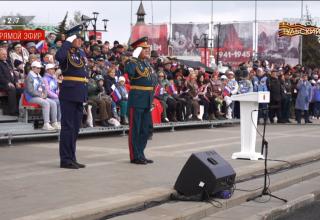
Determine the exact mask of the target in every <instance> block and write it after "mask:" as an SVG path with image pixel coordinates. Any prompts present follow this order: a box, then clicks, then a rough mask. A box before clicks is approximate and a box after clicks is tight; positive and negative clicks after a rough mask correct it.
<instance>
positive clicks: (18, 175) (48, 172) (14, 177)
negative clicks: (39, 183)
mask: <svg viewBox="0 0 320 220" xmlns="http://www.w3.org/2000/svg"><path fill="white" fill-rule="evenodd" d="M122 161H129V160H128V159H127V160H125V159H119V160H114V161H106V162H97V163H89V164H86V165H87V167H86V169H90V168H91V167H99V166H105V165H110V164H116V163H119V162H122ZM55 165H56V164H55ZM81 171H85V170H84V169H79V170H68V169H61V168H59V167H58V165H56V168H55V167H54V166H53V168H50V169H48V168H47V167H46V170H36V171H33V172H27V173H16V174H13V175H6V176H2V177H0V181H8V180H18V179H22V178H28V177H35V176H43V175H52V174H58V173H65V172H81Z"/></svg>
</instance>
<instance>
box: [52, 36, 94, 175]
mask: <svg viewBox="0 0 320 220" xmlns="http://www.w3.org/2000/svg"><path fill="white" fill-rule="evenodd" d="M81 44H82V40H81V38H80V37H79V36H77V35H75V34H74V35H72V36H70V37H68V38H67V39H66V41H65V42H63V44H62V46H61V48H60V49H59V50H58V51H57V53H56V60H58V61H59V65H60V68H61V70H62V75H63V81H62V84H61V89H60V93H59V101H60V107H61V132H60V144H59V151H60V167H61V168H67V169H78V168H84V167H85V165H84V164H80V163H78V162H77V159H76V141H77V137H78V133H79V129H80V124H81V120H82V115H83V102H85V101H87V99H88V86H87V83H88V77H89V75H88V73H87V71H86V69H85V62H86V57H85V53H84V51H82V50H81V49H80V47H81Z"/></svg>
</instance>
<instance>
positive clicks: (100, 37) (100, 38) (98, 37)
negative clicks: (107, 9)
mask: <svg viewBox="0 0 320 220" xmlns="http://www.w3.org/2000/svg"><path fill="white" fill-rule="evenodd" d="M92 35H94V31H89V37H90V36H92ZM96 36H97V40H102V33H101V32H98V31H97V32H96Z"/></svg>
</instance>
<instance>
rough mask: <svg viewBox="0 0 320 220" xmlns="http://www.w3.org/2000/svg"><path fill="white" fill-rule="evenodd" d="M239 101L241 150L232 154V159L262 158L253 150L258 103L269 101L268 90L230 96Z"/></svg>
mask: <svg viewBox="0 0 320 220" xmlns="http://www.w3.org/2000/svg"><path fill="white" fill-rule="evenodd" d="M231 99H232V100H233V101H239V102H240V127H241V151H240V152H236V153H233V154H232V159H250V160H259V159H264V157H263V155H261V153H257V152H256V151H255V145H256V137H257V131H256V127H257V122H258V111H254V110H258V109H259V103H269V102H270V93H269V92H249V93H243V94H239V95H233V96H231Z"/></svg>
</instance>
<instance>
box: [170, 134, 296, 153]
mask: <svg viewBox="0 0 320 220" xmlns="http://www.w3.org/2000/svg"><path fill="white" fill-rule="evenodd" d="M292 136H293V135H279V136H273V137H268V140H275V139H281V138H288V137H292ZM230 145H239V150H240V142H239V141H234V142H228V143H224V144H216V145H207V146H202V147H201V146H200V147H199V146H197V147H194V148H189V149H184V150H177V151H170V155H174V156H177V155H180V156H187V155H189V154H190V153H192V152H198V151H205V150H210V149H213V150H214V149H216V148H223V147H227V146H230Z"/></svg>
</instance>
